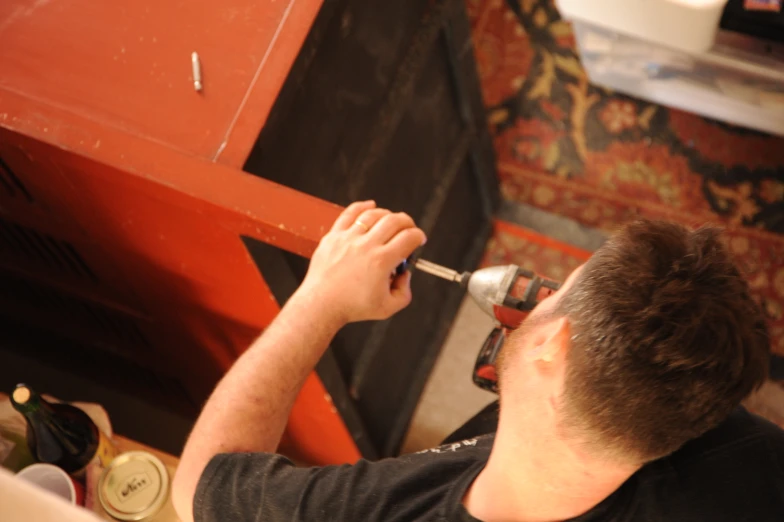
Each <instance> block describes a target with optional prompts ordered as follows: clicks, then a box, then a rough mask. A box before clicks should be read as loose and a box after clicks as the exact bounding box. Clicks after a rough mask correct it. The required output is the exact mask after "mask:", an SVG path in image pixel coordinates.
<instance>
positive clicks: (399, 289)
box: [390, 271, 412, 310]
mask: <svg viewBox="0 0 784 522" xmlns="http://www.w3.org/2000/svg"><path fill="white" fill-rule="evenodd" d="M390 293H391V294H392V299H393V301H394V302H395V304H396V305H397V308H398V310H402V309H403V308H405V307H406V306H408V304H409V303H410V302H411V297H412V296H411V272H408V271H407V272H405V273H403V274H402V275H399V276H397V277H396V278H394V279H393V280H392V286H391V287H390Z"/></svg>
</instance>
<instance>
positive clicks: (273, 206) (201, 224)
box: [0, 88, 358, 464]
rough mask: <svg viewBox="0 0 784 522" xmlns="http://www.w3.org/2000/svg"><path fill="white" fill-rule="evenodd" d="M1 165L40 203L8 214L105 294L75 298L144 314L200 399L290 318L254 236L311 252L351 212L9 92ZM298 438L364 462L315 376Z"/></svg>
mask: <svg viewBox="0 0 784 522" xmlns="http://www.w3.org/2000/svg"><path fill="white" fill-rule="evenodd" d="M0 155H4V156H7V157H8V162H9V165H10V166H11V167H12V168H13V170H14V171H15V172H16V174H17V175H18V176H19V179H20V180H22V181H23V182H24V183H25V185H26V186H27V187H28V188H29V191H30V193H31V194H32V195H33V199H34V202H32V203H31V202H24V201H14V202H13V203H12V204H6V203H7V202H6V201H5V200H0V217H2V218H3V219H7V220H11V221H14V222H17V223H20V224H22V225H24V226H26V227H29V228H30V229H34V230H36V231H37V232H39V233H42V234H49V235H51V236H52V237H54V238H57V239H62V240H67V241H69V242H71V243H72V244H73V245H74V246H75V247H76V248H77V249H78V250H79V252H80V253H81V254H82V256H83V257H84V259H85V260H86V261H87V262H88V263H89V264H90V265H91V266H92V267H93V269H94V271H95V273H96V274H97V275H98V278H99V280H100V284H99V285H93V286H90V285H85V284H76V283H74V282H63V283H62V284H63V286H64V289H65V290H67V291H68V292H75V293H78V294H79V295H81V296H82V297H84V298H87V299H90V300H91V301H94V302H100V303H103V304H105V305H107V306H114V307H117V308H121V309H123V310H125V311H128V312H129V313H131V314H136V315H138V316H139V317H141V318H142V319H143V321H142V324H143V327H144V328H145V333H146V334H147V335H148V337H149V338H150V339H151V340H152V343H153V346H154V349H155V350H156V355H157V356H159V357H160V364H165V365H166V368H165V371H166V372H167V373H169V374H174V375H177V376H179V377H180V378H181V380H182V381H183V382H184V383H185V384H186V385H187V388H188V389H189V390H190V391H191V393H192V394H193V395H194V396H199V395H203V394H205V393H206V392H207V391H208V390H209V388H211V386H212V385H213V384H214V382H215V380H216V379H217V378H218V377H219V376H220V375H221V374H222V373H223V372H225V370H226V369H228V367H229V366H230V365H231V363H232V362H233V361H234V360H235V359H236V356H237V355H238V354H239V353H241V352H242V351H243V350H244V349H245V348H246V347H247V346H248V345H249V344H250V343H251V342H252V340H253V339H254V338H255V337H256V336H257V335H258V333H259V332H260V331H261V330H262V329H263V328H264V327H265V326H266V325H267V324H269V322H270V321H271V320H272V319H273V318H274V317H275V315H276V314H277V312H278V304H277V303H276V302H275V300H274V299H273V298H272V295H271V293H270V291H269V289H268V288H267V286H266V283H265V282H264V280H263V278H262V277H260V276H259V274H258V271H257V269H256V266H255V264H254V263H253V262H252V260H251V259H250V257H249V256H248V254H247V252H246V251H245V248H244V246H243V244H242V242H241V240H240V235H241V234H244V235H248V236H251V237H255V238H257V239H260V240H262V241H267V242H269V243H271V244H273V245H276V246H279V247H281V248H284V249H287V250H289V251H292V252H295V253H299V254H303V255H309V254H310V253H311V252H312V251H313V249H314V248H315V245H316V244H317V242H318V240H319V239H320V237H321V236H322V235H323V233H324V232H325V231H326V230H327V228H328V227H329V226H330V224H331V223H332V221H334V219H335V217H336V216H337V214H338V212H339V211H340V207H338V206H336V205H333V204H331V203H328V202H326V201H322V200H319V199H317V198H314V197H311V196H307V195H305V194H302V193H300V192H297V191H294V190H292V189H289V188H287V187H283V186H281V185H277V184H275V183H271V182H268V181H266V180H263V179H260V178H257V177H254V176H250V175H247V174H245V173H243V172H241V171H238V170H235V169H232V168H229V167H226V166H223V165H220V164H217V163H212V162H210V161H208V160H205V159H202V158H198V157H194V156H188V155H183V154H181V153H178V152H177V151H174V150H172V149H171V148H169V147H166V146H165V145H162V144H161V143H157V142H154V141H150V140H146V139H143V138H140V137H139V136H137V135H133V134H128V133H125V132H123V131H121V130H118V129H116V128H112V127H106V126H104V125H102V124H101V123H99V122H96V121H93V120H91V119H89V118H84V117H82V116H77V115H75V114H73V113H71V112H70V111H67V110H64V109H58V108H56V107H50V106H46V105H41V104H39V103H38V102H36V101H33V100H30V99H29V98H27V97H25V96H21V95H19V94H16V93H13V92H10V91H8V90H3V89H2V88H0ZM17 268H18V267H17ZM27 275H28V276H33V277H35V278H37V279H39V280H42V281H45V282H47V283H52V282H53V280H52V278H51V277H50V278H49V279H47V277H49V276H48V275H47V274H44V273H31V274H27ZM287 440H288V441H290V442H291V443H292V444H293V445H294V447H295V449H296V452H297V453H298V454H300V455H302V456H304V458H306V459H308V460H309V461H310V462H312V463H314V464H328V463H340V462H349V461H353V460H355V459H356V458H357V457H358V452H357V450H356V447H355V446H354V444H353V441H352V439H351V437H350V435H349V433H348V431H347V430H346V428H345V426H344V425H343V423H342V420H341V419H340V416H339V415H338V413H337V412H336V411H335V409H334V407H333V405H332V404H331V401H330V400H329V397H328V395H327V394H326V391H325V390H324V388H323V385H322V384H321V382H320V381H319V380H318V378H317V377H316V376H315V375H313V376H311V378H310V379H309V380H308V383H307V385H306V386H305V388H304V389H303V391H302V394H301V395H300V397H299V398H298V400H297V404H296V406H295V409H294V412H293V414H292V419H291V423H290V425H289V428H288V432H287Z"/></svg>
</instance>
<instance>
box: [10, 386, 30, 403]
mask: <svg viewBox="0 0 784 522" xmlns="http://www.w3.org/2000/svg"><path fill="white" fill-rule="evenodd" d="M11 396H12V397H13V399H14V402H16V403H17V404H25V403H26V402H27V401H29V400H30V388H28V387H27V386H25V385H23V384H20V385H18V386H17V387H16V389H15V390H14V393H12V394H11Z"/></svg>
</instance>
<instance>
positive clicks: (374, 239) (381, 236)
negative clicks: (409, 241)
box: [366, 212, 416, 245]
mask: <svg viewBox="0 0 784 522" xmlns="http://www.w3.org/2000/svg"><path fill="white" fill-rule="evenodd" d="M413 227H416V224H414V220H413V219H411V216H409V215H408V214H404V213H403V212H398V213H396V214H388V215H386V216H384V217H383V218H381V219H380V220H379V221H378V223H376V226H374V227H373V229H372V230H371V231H370V232H369V233H368V235H367V238H366V241H367V242H368V243H371V244H376V245H383V244H384V243H387V242H388V241H389V240H390V239H392V238H393V237H395V236H396V235H397V234H398V233H399V232H401V231H402V230H405V229H407V228H413Z"/></svg>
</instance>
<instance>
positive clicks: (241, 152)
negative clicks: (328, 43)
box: [0, 0, 321, 167]
mask: <svg viewBox="0 0 784 522" xmlns="http://www.w3.org/2000/svg"><path fill="white" fill-rule="evenodd" d="M320 6H321V0H261V1H255V0H225V1H220V2H214V1H210V0H192V1H187V2H185V1H164V2H160V1H154V0H112V1H110V2H95V1H92V0H69V1H58V0H4V1H3V2H0V42H2V45H1V46H0V66H1V67H2V71H3V72H2V74H0V88H4V89H6V90H8V91H12V92H16V93H24V94H25V95H27V96H28V97H30V98H31V99H35V100H37V101H38V102H40V103H41V104H45V105H51V106H55V107H62V108H65V109H67V110H68V111H72V112H73V113H75V114H79V115H83V116H84V117H85V118H87V119H89V120H92V121H95V122H99V123H100V124H101V125H104V126H107V127H112V128H115V129H122V130H124V131H126V132H127V133H129V134H133V135H136V136H140V137H145V138H148V139H150V140H153V141H156V142H159V143H163V144H166V145H168V146H170V147H171V148H173V149H177V150H180V151H182V152H185V153H189V154H195V155H198V156H201V157H204V158H210V159H213V158H217V157H218V156H221V161H223V162H224V163H226V164H229V165H233V166H236V167H240V166H241V165H242V163H243V162H244V159H245V157H246V156H247V153H248V152H249V150H250V147H251V146H252V145H253V142H254V140H255V138H256V136H257V135H258V132H259V129H260V128H261V126H262V124H263V123H264V120H265V119H266V115H267V113H268V112H269V109H270V108H271V107H272V104H273V102H274V100H275V98H276V96H277V94H278V92H279V90H280V87H281V86H282V84H283V81H284V79H285V77H286V74H287V73H288V70H289V68H290V67H291V64H292V63H293V61H294V58H295V57H296V53H297V51H298V50H299V47H300V45H301V43H302V41H303V40H304V38H305V37H306V35H307V33H308V30H309V29H310V26H311V24H312V22H313V19H314V18H315V15H316V14H317V12H318V10H319V8H320ZM193 51H196V52H198V53H199V55H200V57H201V63H202V71H203V83H204V89H203V91H202V92H201V93H198V92H196V91H195V90H194V87H193V78H192V73H191V53H192V52H193ZM229 138H230V139H231V140H232V142H227V140H229ZM234 140H236V144H235V143H233V141H234ZM228 145H230V146H228ZM227 146H228V147H227ZM224 149H225V151H224V153H223V155H221V154H220V153H221V151H223V150H224Z"/></svg>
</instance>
